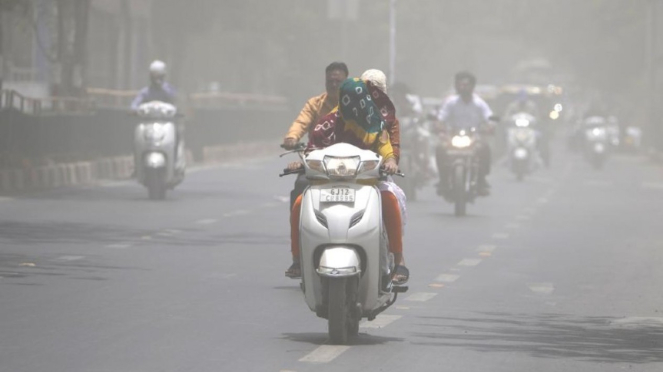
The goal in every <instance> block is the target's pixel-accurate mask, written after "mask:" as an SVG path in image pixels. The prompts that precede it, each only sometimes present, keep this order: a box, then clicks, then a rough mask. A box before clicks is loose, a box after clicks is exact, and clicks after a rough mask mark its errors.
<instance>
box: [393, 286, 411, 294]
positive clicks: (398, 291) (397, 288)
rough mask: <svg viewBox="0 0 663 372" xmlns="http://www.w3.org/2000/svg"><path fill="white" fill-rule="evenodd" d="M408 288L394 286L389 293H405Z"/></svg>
mask: <svg viewBox="0 0 663 372" xmlns="http://www.w3.org/2000/svg"><path fill="white" fill-rule="evenodd" d="M408 289H410V287H408V286H406V285H395V286H393V287H392V289H391V291H392V292H394V293H405V292H407V290H408Z"/></svg>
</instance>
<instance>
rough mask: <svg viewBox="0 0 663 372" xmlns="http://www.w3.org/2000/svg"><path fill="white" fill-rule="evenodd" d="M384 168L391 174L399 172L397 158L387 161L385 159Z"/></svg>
mask: <svg viewBox="0 0 663 372" xmlns="http://www.w3.org/2000/svg"><path fill="white" fill-rule="evenodd" d="M382 170H383V171H384V172H385V173H387V174H389V175H394V174H396V173H397V172H398V163H396V159H394V158H389V159H387V161H385V162H384V164H383V165H382Z"/></svg>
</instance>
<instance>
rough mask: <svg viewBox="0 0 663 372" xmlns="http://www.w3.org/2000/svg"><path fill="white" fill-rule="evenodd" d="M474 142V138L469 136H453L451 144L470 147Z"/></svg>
mask: <svg viewBox="0 0 663 372" xmlns="http://www.w3.org/2000/svg"><path fill="white" fill-rule="evenodd" d="M471 144H472V139H471V138H470V137H469V136H463V135H460V136H453V138H452V139H451V146H453V147H458V148H461V149H462V148H465V147H469V146H470V145H471Z"/></svg>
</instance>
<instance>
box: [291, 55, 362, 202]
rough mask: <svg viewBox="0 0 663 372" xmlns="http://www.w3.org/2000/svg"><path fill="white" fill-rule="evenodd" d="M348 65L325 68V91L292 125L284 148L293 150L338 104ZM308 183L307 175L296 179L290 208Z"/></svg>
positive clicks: (346, 76) (309, 102) (334, 65)
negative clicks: (340, 88)
mask: <svg viewBox="0 0 663 372" xmlns="http://www.w3.org/2000/svg"><path fill="white" fill-rule="evenodd" d="M348 75H349V72H348V66H347V65H346V64H345V63H343V62H332V63H331V64H330V65H329V66H327V68H326V69H325V90H326V92H325V93H322V94H321V95H319V96H315V97H312V98H311V99H309V100H308V101H306V104H305V105H304V108H303V109H302V111H301V112H300V113H299V116H297V119H295V121H294V122H293V123H292V125H291V126H290V130H288V134H286V135H285V138H284V139H283V148H285V149H287V150H292V149H293V148H294V147H295V145H297V143H298V142H299V141H301V140H302V138H303V137H304V135H306V134H308V133H309V132H311V131H312V130H313V128H314V125H315V123H317V122H318V119H320V118H321V117H323V116H325V115H327V114H329V113H330V112H331V110H333V109H334V107H336V106H338V89H339V87H340V86H341V83H342V82H343V81H345V79H347V78H348ZM307 185H308V181H307V180H306V177H304V176H301V175H300V176H299V177H297V180H296V181H295V188H294V189H293V190H292V191H291V192H290V209H292V205H293V203H294V202H295V199H297V197H298V196H299V195H301V194H302V192H304V189H305V188H306V186H307Z"/></svg>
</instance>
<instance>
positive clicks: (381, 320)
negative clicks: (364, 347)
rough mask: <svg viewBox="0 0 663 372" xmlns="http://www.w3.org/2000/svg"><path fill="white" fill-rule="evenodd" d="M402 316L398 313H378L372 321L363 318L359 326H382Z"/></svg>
mask: <svg viewBox="0 0 663 372" xmlns="http://www.w3.org/2000/svg"><path fill="white" fill-rule="evenodd" d="M400 318H402V316H400V315H384V314H380V315H378V316H377V317H376V318H375V319H374V320H373V321H370V322H369V321H367V320H364V321H362V322H361V323H360V324H359V328H384V327H386V326H388V325H389V324H391V323H393V322H395V321H397V320H398V319H400Z"/></svg>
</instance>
